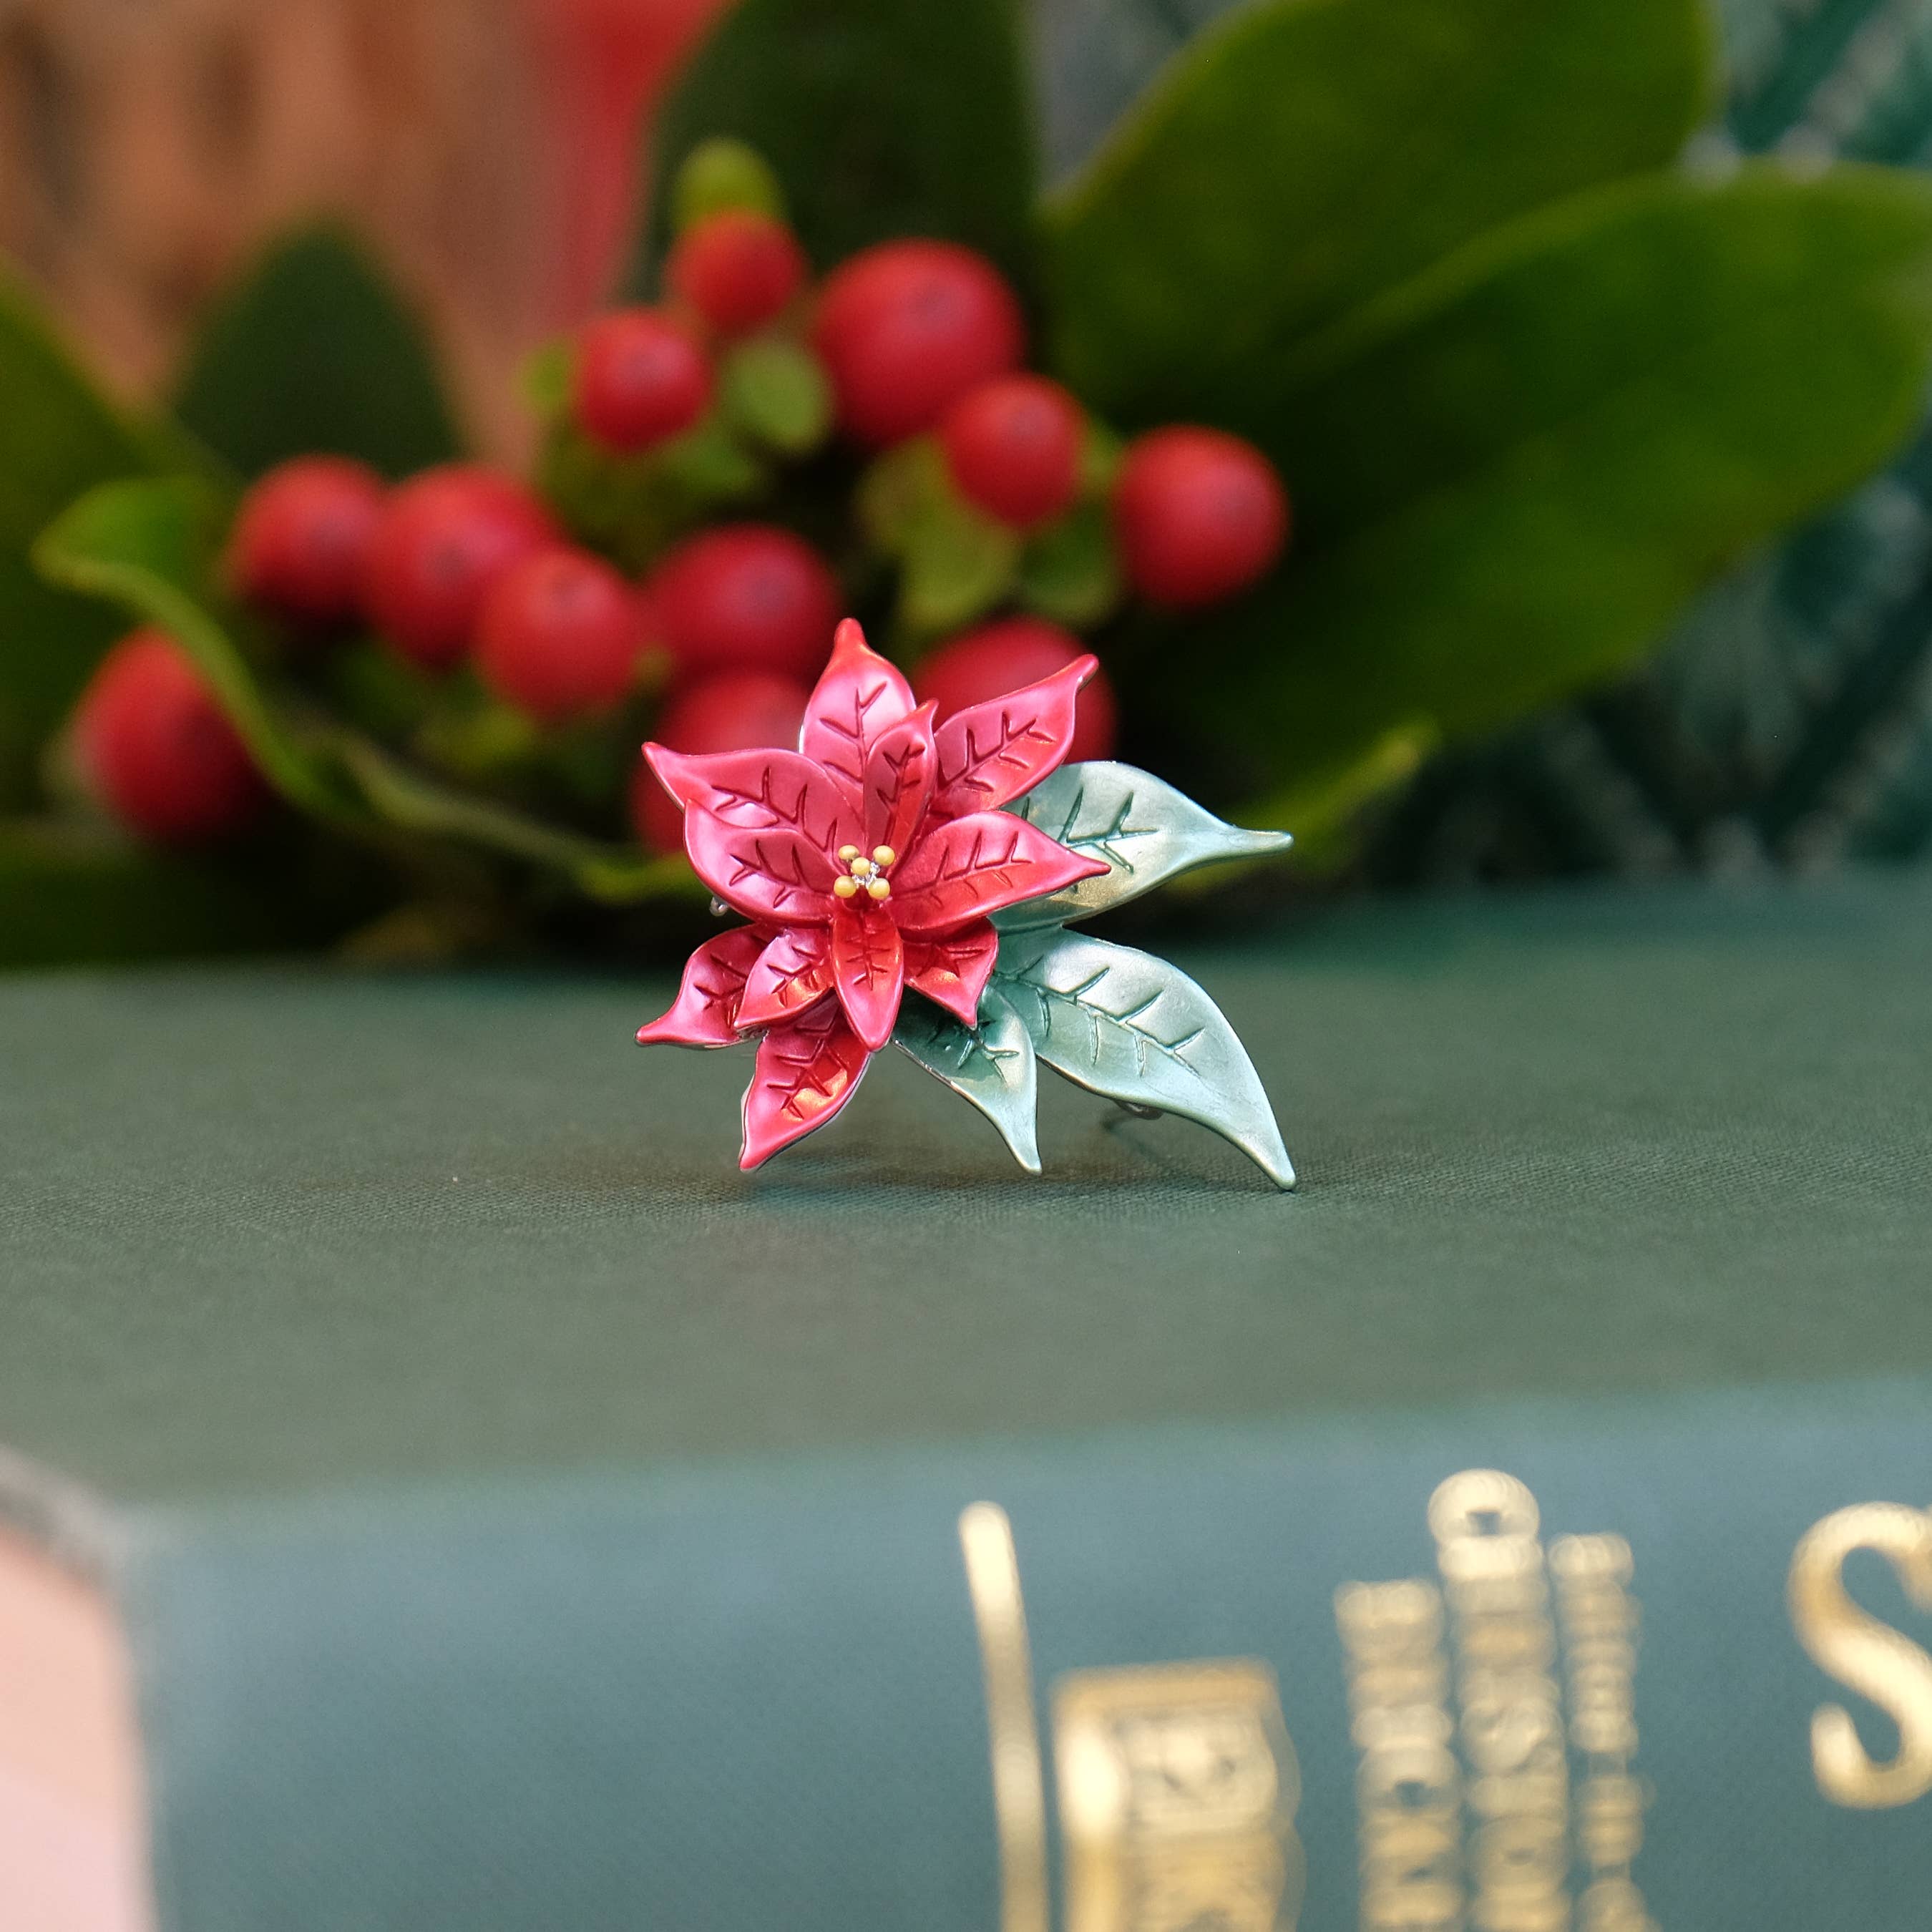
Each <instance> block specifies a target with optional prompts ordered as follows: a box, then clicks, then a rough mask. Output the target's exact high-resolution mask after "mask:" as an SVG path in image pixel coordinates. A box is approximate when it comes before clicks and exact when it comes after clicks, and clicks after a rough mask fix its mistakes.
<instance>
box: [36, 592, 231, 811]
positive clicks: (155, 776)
mask: <svg viewBox="0 0 1932 1932" xmlns="http://www.w3.org/2000/svg"><path fill="white" fill-rule="evenodd" d="M74 742H75V747H76V751H77V754H78V757H79V760H80V765H81V766H82V769H83V771H84V772H86V775H87V777H88V778H89V780H90V781H91V782H92V784H93V786H94V788H95V790H96V791H97V792H98V793H99V795H100V796H101V802H103V803H104V804H105V805H107V808H108V809H109V810H110V811H112V812H113V814H114V816H115V817H116V818H118V819H119V820H120V821H121V823H122V824H124V825H125V826H127V827H128V828H129V829H130V830H132V831H134V832H139V834H140V835H142V837H143V838H151V839H154V840H155V841H157V842H159V843H160V844H170V845H191V844H199V843H201V842H202V841H205V840H208V839H214V838H222V837H224V836H226V835H228V834H229V833H231V832H237V831H239V830H241V829H242V828H243V827H244V826H246V825H248V823H250V822H251V820H254V818H255V817H257V815H258V814H259V813H260V810H261V808H262V806H263V805H264V804H265V803H266V802H267V799H268V796H269V790H268V787H267V786H266V784H263V781H262V776H261V774H260V772H258V771H257V769H255V763H254V760H253V759H252V758H251V757H250V756H249V755H248V747H247V746H246V745H244V744H243V743H242V739H241V738H240V736H239V735H238V734H237V733H236V729H235V727H234V726H233V725H232V724H229V721H228V718H227V715H226V713H225V712H223V710H222V709H221V707H220V705H219V704H217V703H216V702H215V698H214V692H213V691H211V690H210V689H209V688H208V684H207V682H206V680H205V679H203V677H202V675H201V673H200V672H199V670H196V668H195V666H194V664H193V661H192V660H191V659H190V658H189V656H188V655H187V652H185V651H184V650H183V649H181V646H180V645H179V644H178V643H175V640H174V639H173V638H172V637H169V635H168V634H166V631H159V630H156V629H155V628H153V627H152V626H151V625H143V626H142V628H140V629H139V630H138V631H129V632H128V634H127V636H125V637H123V638H122V639H121V641H120V642H119V643H117V644H116V645H115V646H114V647H113V649H111V650H110V652H108V653H107V655H106V656H105V657H104V658H102V659H101V664H100V667H99V668H98V670H96V671H95V673H94V676H93V677H92V679H90V680H89V683H88V685H87V688H86V690H85V691H83V692H82V694H81V697H80V705H79V706H78V707H77V709H76V712H75V715H74Z"/></svg>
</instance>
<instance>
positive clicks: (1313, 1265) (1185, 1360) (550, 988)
mask: <svg viewBox="0 0 1932 1932" xmlns="http://www.w3.org/2000/svg"><path fill="white" fill-rule="evenodd" d="M1928 960H1932V883H1928V882H1927V881H1924V880H1909V879H1903V880H1902V879H1899V878H1896V877H1878V876H1873V877H1860V878H1857V879H1853V880H1847V881H1844V882H1841V883H1836V884H1833V885H1832V886H1824V887H1817V888H1805V887H1779V888H1776V889H1769V888H1767V889H1762V890H1756V891H1751V892H1739V893H1737V894H1735V895H1726V894H1712V893H1709V892H1690V891H1677V890H1661V891H1658V892H1649V893H1637V894H1632V893H1628V892H1625V893H1619V894H1614V895H1612V894H1606V895H1601V896H1599V895H1592V894H1589V893H1585V894H1578V895H1569V894H1557V895H1547V896H1541V897H1526V898H1520V899H1505V900H1475V899H1471V900H1449V901H1436V902H1429V903H1418V904H1410V905H1406V906H1397V907H1370V908H1364V909H1361V910H1353V911H1349V912H1345V913H1338V914H1334V915H1331V916H1328V917H1327V918H1325V919H1322V920H1320V921H1317V922H1311V923H1307V924H1304V925H1302V926H1297V927H1293V928H1290V929H1284V930H1282V931H1280V932H1278V933H1275V934H1273V935H1266V936H1262V937H1258V938H1256V940H1255V941H1253V943H1252V944H1249V945H1247V946H1246V947H1243V948H1241V949H1240V950H1229V951H1223V952H1202V953H1193V954H1184V956H1183V963H1184V964H1185V965H1187V967H1188V968H1189V969H1190V971H1193V973H1194V974H1196V977H1198V978H1199V980H1201V981H1202V983H1203V985H1204V986H1205V987H1206V988H1207V989H1208V991H1209V992H1210V993H1211V995H1214V997H1215V998H1217V1000H1218V1001H1220V1003H1221V1004H1223V1007H1224V1009H1225V1010H1226V1012H1227V1013H1228V1015H1229V1018H1230V1019H1232V1021H1233V1022H1234V1023H1235V1025H1236V1027H1237V1028H1238V1030H1239V1031H1241V1033H1242V1034H1243V1036H1244V1038H1245V1039H1246V1040H1247V1042H1248V1043H1249V1046H1250V1049H1251V1050H1252V1052H1253V1054H1254V1056H1255V1058H1256V1062H1257V1064H1258V1065H1259V1068H1260V1070H1261V1072H1262V1076H1263V1077H1264V1079H1265V1081H1266V1082H1267V1084H1268V1088H1269V1089H1270V1091H1271V1094H1272V1095H1273V1097H1274V1101H1275V1103H1276V1106H1277V1112H1278V1113H1279V1115H1280V1120H1281V1123H1282V1127H1283V1132H1284V1133H1285V1135H1286V1139H1287V1142H1288V1145H1289V1150H1290V1151H1291V1152H1292V1154H1293V1155H1294V1157H1295V1161H1296V1164H1297V1166H1298V1169H1300V1171H1301V1173H1302V1175H1303V1176H1304V1186H1303V1187H1302V1190H1301V1192H1300V1193H1298V1194H1297V1195H1295V1196H1277V1194H1275V1193H1274V1191H1273V1190H1271V1188H1270V1187H1268V1185H1267V1184H1266V1183H1265V1181H1263V1180H1262V1178H1260V1177H1259V1175H1257V1174H1256V1173H1255V1172H1253V1170H1252V1169H1250V1168H1249V1167H1248V1166H1247V1165H1246V1164H1245V1163H1244V1162H1243V1161H1242V1160H1241V1157H1239V1156H1238V1155H1237V1154H1234V1153H1233V1152H1232V1151H1230V1150H1229V1149H1227V1148H1225V1147H1223V1145H1221V1144H1220V1142H1217V1141H1216V1140H1215V1139H1213V1138H1212V1137H1211V1136H1209V1135H1208V1134H1206V1133H1204V1132H1202V1131H1201V1130H1198V1129H1196V1128H1193V1127H1188V1126H1187V1125H1185V1124H1181V1123H1179V1122H1175V1121H1156V1122H1151V1123H1141V1122H1134V1123H1128V1122H1127V1121H1125V1120H1124V1118H1121V1119H1120V1120H1119V1121H1117V1122H1116V1123H1115V1124H1109V1116H1110V1113H1111V1110H1110V1109H1106V1108H1105V1107H1104V1106H1102V1105H1101V1104H1100V1103H1096V1102H1094V1101H1092V1100H1090V1099H1088V1097H1085V1096H1082V1095H1079V1094H1075V1093H1073V1092H1072V1091H1070V1090H1067V1091H1057V1092H1055V1093H1054V1094H1050V1095H1049V1097H1048V1105H1047V1107H1046V1110H1045V1115H1044V1118H1043V1135H1042V1151H1043V1156H1044V1157H1045V1160H1046V1176H1045V1178H1043V1179H1042V1180H1040V1181H1030V1180H1028V1178H1026V1177H1025V1176H1024V1175H1022V1174H1020V1173H1019V1172H1017V1171H1016V1169H1013V1166H1011V1164H1010V1162H1009V1161H1008V1160H1007V1157H1006V1155H1005V1154H1004V1152H1003V1151H1002V1150H1001V1148H1000V1146H999V1145H998V1141H997V1139H996V1138H995V1136H994V1135H993V1133H992V1130H990V1129H989V1127H987V1126H986V1124H985V1123H984V1122H983V1121H981V1120H980V1118H979V1117H978V1116H977V1115H976V1114H974V1112H972V1111H971V1109H968V1107H966V1106H965V1105H964V1104H963V1103H960V1102H959V1101H957V1100H955V1099H953V1097H951V1096H950V1095H948V1094H946V1093H945V1092H944V1091H942V1090H941V1088H939V1087H938V1085H937V1084H936V1083H935V1082H932V1081H930V1080H929V1079H926V1077H925V1076H923V1075H922V1074H920V1073H918V1072H917V1071H916V1070H915V1069H913V1067H910V1064H907V1063H906V1062H904V1061H903V1060H901V1059H900V1058H898V1056H895V1055H888V1056H885V1057H883V1058H882V1059H881V1061H880V1064H879V1066H878V1067H877V1069H876V1070H874V1073H873V1075H872V1076H871V1079H870V1081H869V1082H868V1087H867V1089H866V1091H864V1092H863V1093H862V1094H860V1095H859V1097H858V1098H857V1100H856V1101H855V1102H854V1103H853V1105H852V1106H851V1107H850V1109H848V1111H847V1114H846V1115H845V1116H844V1118H841V1120H840V1121H838V1123H836V1124H834V1125H833V1126H832V1127H831V1128H829V1129H828V1130H826V1132H824V1133H822V1134H821V1135H820V1136H817V1137H816V1138H814V1139H813V1140H812V1141H811V1142H808V1143H807V1144H806V1145H805V1146H804V1147H802V1148H800V1149H799V1150H797V1151H793V1152H791V1153H788V1154H785V1155H784V1156H781V1157H780V1158H779V1159H778V1160H776V1161H775V1162H774V1163H772V1165H771V1166H770V1167H769V1168H768V1169H765V1170H763V1171H762V1172H760V1173H759V1174H757V1175H751V1176H745V1175H741V1174H739V1172H737V1170H736V1166H735V1164H734V1154H735V1148H736V1115H737V1095H738V1093H739V1090H740V1089H741V1088H742V1085H743V1083H744V1081H745V1078H746V1077H747V1074H748V1056H747V1055H745V1053H744V1052H733V1053H714V1054H703V1055H700V1054H695V1053H683V1052H677V1051H675V1050H673V1049H655V1050H652V1051H649V1052H640V1051H639V1050H638V1049H637V1048H636V1047H634V1046H633V1045H631V1040H630V1036H631V1033H632V1031H634V1028H636V1026H637V1025H638V1024H639V1023H640V1022H641V1021H643V1019H647V1018H649V1017H650V1016H652V1014H654V1013H655V1012H656V1011H658V1010H659V1008H660V1007H661V1004H663V1002H664V999H665V998H667V995H668V991H669V989H668V987H667V986H664V985H662V984H658V983H644V982H640V983H637V984H636V985H629V984H623V983H616V982H613V981H610V980H602V981H586V980H578V979H570V978H565V977H554V978H552V977H508V976H487V977H380V976H368V975H357V974H350V973H346V972H345V973H332V972H330V971H326V970H323V969H318V968H306V967H305V968H295V967H290V968H275V969H263V968H220V969H211V970H195V971H140V972H128V973H102V974H63V975H58V976H49V977H26V978H21V979H17V980H12V981H10V982H5V983H0V1150H4V1157H5V1172H6V1175H7V1207H6V1210H5V1214H4V1215H3V1216H0V1441H3V1442H7V1443H8V1444H10V1445H12V1446H13V1447H14V1448H17V1449H20V1450H21V1451H25V1452H26V1453H27V1454H28V1455H29V1456H30V1457H34V1458H36V1459H37V1460H43V1461H45V1462H47V1463H52V1464H55V1465H57V1466H59V1467H60V1468H62V1469H64V1470H65V1471H67V1472H70V1473H71V1474H72V1475H76V1476H78V1477H80V1478H83V1480H85V1481H89V1482H92V1483H93V1484H97V1485H99V1486H101V1487H104V1488H105V1489H107V1490H110V1491H113V1492H115V1493H121V1494H123V1495H125V1496H131V1497H136V1498H144V1499H166V1498H169V1497H178V1496H194V1495H196V1494H199V1493H204V1492H210V1491H220V1492H224V1493H240V1492H248V1491H267V1492H275V1491H288V1490H303V1489H311V1488H314V1489H322V1488H329V1487H338V1486H341V1485H344V1484H357V1483H360V1482H362V1481H365V1480H371V1479H377V1478H385V1477H393V1476H407V1477H412V1478H417V1477H420V1478H433V1477H438V1476H443V1475H452V1474H456V1475H476V1474H481V1473H484V1472H490V1471H493V1470H503V1469H529V1470H535V1471H541V1470H544V1469H562V1468H567V1467H570V1466H586V1465H592V1466H595V1465H610V1466H616V1465H621V1464H628V1463H636V1462H638V1461H640V1460H646V1459H651V1458H656V1457H673V1458H678V1459H684V1458H688V1457H702V1456H706V1455H710V1454H742V1453H754V1454H763V1453H771V1452H779V1453H783V1452H789V1451H794V1450H797V1449H799V1448H805V1447H808V1446H812V1447H826V1448H839V1447H851V1446H860V1445H870V1444H875V1443H878V1442H885V1441H917V1440H941V1439H968V1438H974V1437H986V1436H1018V1435H1039V1434H1041V1433H1053V1432H1061V1431H1070V1430H1082V1429H1085V1428H1088V1427H1094V1426H1109V1425H1116V1424H1136V1423H1144V1422H1157V1421H1159V1422H1166V1421H1183V1422H1185V1421H1231V1420H1238V1419H1243V1418H1266V1417H1280V1416H1292V1415H1298V1414H1301V1413H1304V1412H1312V1411H1315V1410H1318V1409H1335V1408H1345V1407H1352V1406H1362V1405H1364V1404H1374V1405H1380V1404H1385V1403H1413V1402H1421V1403H1436V1402H1442V1401H1448V1400H1458V1399H1463V1398H1472V1397H1484V1396H1487V1395H1489V1394H1495V1393H1499V1392H1502V1391H1515V1392H1523V1391H1529V1392H1542V1393H1545V1394H1558V1395H1561V1394H1569V1393H1582V1392H1586V1391H1604V1392H1609V1391H1625V1390H1663V1389H1668V1388H1673V1387H1677V1386H1682V1385H1699V1384H1704V1383H1710V1382H1721V1381H1730V1380H1735V1379H1744V1380H1750V1379H1773V1380H1775V1379H1780V1378H1792V1377H1811V1378H1818V1377H1827V1378H1829V1377H1834V1376H1855V1375H1860V1374H1867V1373H1881V1372H1893V1371H1903V1370H1912V1369H1926V1368H1932V1295H1928V1294H1927V1292H1926V1283H1927V1259H1926V1258H1927V1253H1928V1251H1932V1187H1928V1186H1927V1169H1928V1165H1932V1163H1928V1160H1927V1151H1928V1147H1932V1080H1928V1078H1927V1076H1928V1072H1932V1029H1928V1028H1927V1025H1926V1022H1927V1016H1928V1013H1927V1009H1928V996H1927V962H1928Z"/></svg>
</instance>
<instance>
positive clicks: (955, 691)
mask: <svg viewBox="0 0 1932 1932" xmlns="http://www.w3.org/2000/svg"><path fill="white" fill-rule="evenodd" d="M1085 655H1087V646H1085V644H1084V643H1082V642H1081V640H1079V638H1078V637H1076V636H1075V635H1074V634H1073V632H1072V631H1064V630H1062V629H1061V627H1060V626H1059V625H1058V624H1050V623H1049V622H1047V620H1046V619H1045V618H1044V617H1001V618H1000V619H997V620H996V621H995V622H993V623H991V624H982V625H980V627H979V628H977V630H972V631H965V632H962V634H961V635H959V637H954V638H953V639H952V640H950V642H948V643H944V644H941V646H939V648H938V649H937V650H935V651H934V652H932V653H930V655H928V656H926V657H924V658H921V659H920V660H919V666H918V668H917V669H916V670H914V671H913V674H912V688H913V695H914V696H915V697H917V698H918V700H919V702H920V703H922V704H923V703H926V702H927V700H933V701H935V702H936V703H938V706H939V715H940V716H941V718H950V717H951V716H952V715H953V712H956V711H963V710H965V709H966V707H967V706H968V705H969V704H983V703H985V702H986V700H987V699H989V698H991V697H1004V696H1005V695H1006V694H1007V692H1008V691H1018V690H1019V688H1021V686H1022V685H1028V684H1037V683H1038V682H1040V679H1042V678H1043V677H1051V676H1052V675H1053V673H1055V671H1057V670H1064V668H1065V667H1067V665H1068V664H1071V663H1072V662H1073V660H1074V659H1075V658H1079V657H1085ZM1117 715H1118V714H1117V707H1116V706H1115V702H1114V687H1113V686H1112V685H1111V684H1109V682H1107V673H1106V672H1105V671H1103V670H1097V671H1096V672H1095V673H1094V675H1093V676H1091V678H1089V679H1088V681H1087V682H1086V683H1085V685H1082V687H1081V691H1080V695H1079V698H1078V699H1077V700H1075V703H1074V706H1073V745H1072V746H1071V747H1070V748H1069V750H1068V751H1067V758H1068V760H1069V761H1070V762H1072V763H1077V762H1079V760H1082V759H1085V758H1106V757H1112V755H1113V751H1114V728H1115V718H1116V716H1117Z"/></svg>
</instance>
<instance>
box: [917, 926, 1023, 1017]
mask: <svg viewBox="0 0 1932 1932" xmlns="http://www.w3.org/2000/svg"><path fill="white" fill-rule="evenodd" d="M999 956H1000V935H999V934H998V932H995V930H994V929H993V927H992V926H991V925H990V924H989V922H987V921H986V920H985V919H975V920H974V922H973V923H972V924H971V925H970V926H962V927H961V928H960V929H959V931H958V932H950V933H947V935H945V936H944V938H937V939H919V938H908V939H907V941H906V943H905V977H906V984H907V986H910V988H911V989H913V992H916V993H923V994H924V995H926V998H928V999H929V1000H932V1001H936V1002H937V1003H938V1004H939V1005H941V1006H942V1007H944V1008H945V1009H946V1010H947V1012H948V1013H953V1014H956V1015H957V1016H959V1019H962V1020H963V1021H965V1023H966V1024H967V1025H968V1026H969V1027H976V1026H977V1025H979V1024H980V995H981V994H982V993H983V992H985V991H986V982H987V981H988V980H990V979H991V978H992V977H993V962H995V960H996V959H998V958H999Z"/></svg>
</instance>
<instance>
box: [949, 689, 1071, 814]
mask: <svg viewBox="0 0 1932 1932" xmlns="http://www.w3.org/2000/svg"><path fill="white" fill-rule="evenodd" d="M1099 668H1100V660H1099V659H1098V658H1094V657H1082V658H1075V659H1074V661H1073V663H1071V664H1068V665H1067V666H1066V667H1065V668H1064V669H1063V670H1057V671H1055V673H1053V675H1052V676H1051V677H1043V678H1042V679H1040V682H1038V683H1037V684H1030V685H1026V686H1025V688H1023V689H1022V690H1019V691H1009V692H1007V694H1006V696H1005V697H995V698H991V699H989V700H988V701H987V702H986V703H984V704H970V705H968V706H967V707H966V709H965V710H963V711H956V712H953V715H952V716H951V717H950V718H947V719H946V720H945V721H944V723H943V724H941V725H940V726H939V727H938V730H937V731H936V732H935V733H934V739H935V748H936V750H937V752H938V763H939V771H938V782H937V783H936V784H935V786H934V787H933V794H932V810H933V813H934V814H935V817H941V818H959V817H963V816H964V815H965V814H966V813H968V812H972V811H992V810H993V809H994V808H995V807H996V806H998V805H1004V804H1005V803H1006V802H1007V800H1008V799H1014V798H1018V797H1019V796H1020V794H1021V793H1022V792H1027V791H1031V790H1032V789H1033V787H1034V786H1035V785H1037V784H1039V783H1040V780H1041V779H1042V778H1045V777H1046V775H1047V774H1048V773H1049V772H1052V771H1056V770H1058V769H1059V766H1060V763H1061V760H1063V759H1064V757H1066V756H1067V747H1068V746H1069V745H1071V744H1072V743H1073V704H1074V700H1075V699H1076V697H1079V694H1080V687H1081V686H1082V685H1083V684H1085V682H1087V680H1088V679H1089V678H1090V677H1091V676H1093V675H1094V672H1095V671H1097V670H1099Z"/></svg>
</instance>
